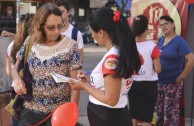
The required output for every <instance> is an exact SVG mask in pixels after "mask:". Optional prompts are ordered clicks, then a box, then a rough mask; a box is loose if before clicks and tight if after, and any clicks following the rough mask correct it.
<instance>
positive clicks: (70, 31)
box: [55, 0, 84, 62]
mask: <svg viewBox="0 0 194 126" xmlns="http://www.w3.org/2000/svg"><path fill="white" fill-rule="evenodd" d="M55 4H56V5H57V6H58V7H59V9H60V10H61V12H62V19H63V22H64V28H63V29H61V34H62V35H65V36H67V37H69V38H71V39H74V40H75V41H77V44H78V48H79V50H80V58H81V61H82V62H83V57H84V54H83V48H84V44H83V37H82V33H81V32H80V31H78V30H77V29H76V28H75V27H74V26H73V25H72V24H70V23H69V15H70V9H71V8H70V4H69V2H68V1H66V0H57V1H56V2H55Z"/></svg>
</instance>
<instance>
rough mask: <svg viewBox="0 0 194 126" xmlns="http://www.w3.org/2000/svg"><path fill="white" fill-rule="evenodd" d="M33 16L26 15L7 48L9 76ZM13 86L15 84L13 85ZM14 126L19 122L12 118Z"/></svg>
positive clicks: (17, 125)
mask: <svg viewBox="0 0 194 126" xmlns="http://www.w3.org/2000/svg"><path fill="white" fill-rule="evenodd" d="M32 16H33V15H30V14H26V15H25V17H24V18H23V19H22V22H21V23H20V24H19V26H18V31H17V32H16V35H15V39H14V41H13V42H11V43H10V44H9V46H8V48H7V53H6V54H7V55H6V71H7V74H8V75H9V76H11V71H12V69H13V67H14V64H15V63H16V59H17V57H18V51H19V50H20V48H21V46H22V44H23V42H24V40H25V39H26V38H27V36H28V34H29V32H28V31H29V27H30V23H31V20H32ZM11 86H13V83H12V85H11ZM12 126H19V121H18V120H17V119H15V118H14V117H13V118H12Z"/></svg>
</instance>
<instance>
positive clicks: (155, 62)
mask: <svg viewBox="0 0 194 126" xmlns="http://www.w3.org/2000/svg"><path fill="white" fill-rule="evenodd" d="M131 31H132V33H133V35H134V37H135V40H136V45H137V49H138V52H139V55H140V58H141V61H142V65H141V69H140V70H139V72H138V73H137V74H135V75H133V76H132V78H133V85H132V87H131V90H130V91H129V93H128V96H129V101H130V110H131V115H132V119H133V126H138V123H139V122H142V126H151V125H152V124H151V122H152V118H153V113H154V107H155V105H156V100H157V90H158V89H157V80H158V75H157V73H159V72H160V70H161V66H160V51H159V49H158V46H157V45H156V44H155V43H154V42H152V41H149V40H146V37H147V34H148V19H147V17H146V16H144V15H139V16H137V17H135V18H134V19H133V22H132V25H131Z"/></svg>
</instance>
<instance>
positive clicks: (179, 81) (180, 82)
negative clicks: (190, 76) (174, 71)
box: [175, 76, 183, 86]
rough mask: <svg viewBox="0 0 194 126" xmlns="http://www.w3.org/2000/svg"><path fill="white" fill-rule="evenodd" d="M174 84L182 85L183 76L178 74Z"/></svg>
mask: <svg viewBox="0 0 194 126" xmlns="http://www.w3.org/2000/svg"><path fill="white" fill-rule="evenodd" d="M175 84H176V85H177V86H182V85H183V78H181V77H180V76H179V77H178V78H177V79H176V82H175Z"/></svg>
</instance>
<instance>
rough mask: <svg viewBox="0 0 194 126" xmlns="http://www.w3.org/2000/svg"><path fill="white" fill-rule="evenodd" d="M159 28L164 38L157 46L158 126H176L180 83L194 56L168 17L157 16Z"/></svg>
mask: <svg viewBox="0 0 194 126" xmlns="http://www.w3.org/2000/svg"><path fill="white" fill-rule="evenodd" d="M159 27H160V28H161V30H162V32H163V34H164V36H163V37H161V38H160V39H159V43H158V47H159V49H160V51H161V57H160V61H161V73H159V75H158V77H159V84H158V98H157V103H156V114H157V126H178V125H179V100H180V96H181V90H182V87H183V80H184V78H185V77H186V76H187V75H188V74H189V72H190V71H191V70H192V69H193V65H194V56H193V53H192V52H191V49H190V48H189V45H188V44H187V42H186V41H185V40H184V39H183V38H182V37H181V36H179V35H177V34H176V33H175V24H174V20H173V19H172V18H171V17H169V16H162V17H160V25H159ZM185 61H186V62H185Z"/></svg>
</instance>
